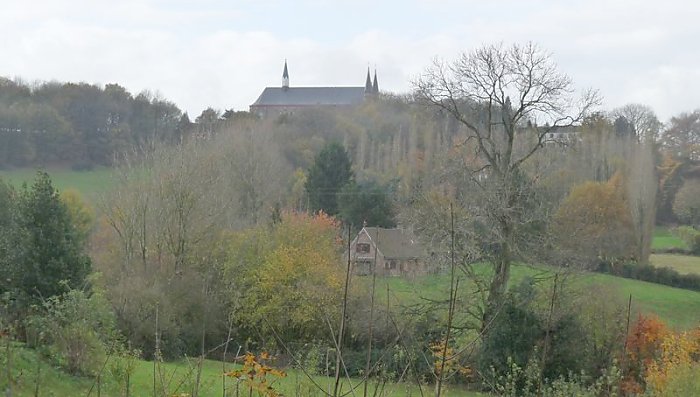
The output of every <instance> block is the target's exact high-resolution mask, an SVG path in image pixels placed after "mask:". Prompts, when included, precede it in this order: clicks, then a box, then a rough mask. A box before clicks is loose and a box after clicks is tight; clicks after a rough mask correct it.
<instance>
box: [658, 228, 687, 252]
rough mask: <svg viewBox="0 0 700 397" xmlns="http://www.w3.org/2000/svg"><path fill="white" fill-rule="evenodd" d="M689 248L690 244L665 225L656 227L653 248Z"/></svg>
mask: <svg viewBox="0 0 700 397" xmlns="http://www.w3.org/2000/svg"><path fill="white" fill-rule="evenodd" d="M674 248H676V249H688V245H687V244H686V243H685V242H684V241H683V240H681V239H680V238H679V237H678V236H676V235H674V234H673V233H671V231H670V230H669V229H668V228H667V227H664V226H657V227H656V229H654V238H653V239H652V241H651V249H653V250H667V249H674Z"/></svg>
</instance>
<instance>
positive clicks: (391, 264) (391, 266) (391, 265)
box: [384, 259, 396, 270]
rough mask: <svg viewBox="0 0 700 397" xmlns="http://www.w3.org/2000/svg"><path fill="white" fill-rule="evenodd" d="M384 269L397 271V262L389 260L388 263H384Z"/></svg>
mask: <svg viewBox="0 0 700 397" xmlns="http://www.w3.org/2000/svg"><path fill="white" fill-rule="evenodd" d="M384 268H385V269H387V270H394V269H396V261H394V260H393V259H392V260H388V261H386V262H384Z"/></svg>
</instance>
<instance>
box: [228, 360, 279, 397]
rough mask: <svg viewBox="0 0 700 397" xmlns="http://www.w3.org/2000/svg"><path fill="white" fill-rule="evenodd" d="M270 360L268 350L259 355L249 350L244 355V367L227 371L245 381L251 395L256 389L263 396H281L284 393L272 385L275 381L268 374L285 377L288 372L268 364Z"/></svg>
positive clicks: (240, 380) (232, 376)
mask: <svg viewBox="0 0 700 397" xmlns="http://www.w3.org/2000/svg"><path fill="white" fill-rule="evenodd" d="M270 360H272V357H271V356H270V355H269V354H268V353H267V352H262V353H260V355H259V356H257V357H256V356H255V354H253V353H250V352H248V353H246V354H245V356H244V357H243V367H242V368H241V369H238V370H235V371H231V372H227V373H226V376H229V377H231V378H235V379H237V380H238V381H239V382H243V383H244V384H245V386H246V387H247V388H248V392H249V395H252V394H253V392H254V391H255V392H257V394H258V396H261V397H280V396H282V394H280V393H279V392H278V391H276V390H275V389H274V388H273V387H272V386H273V383H274V381H269V379H268V375H270V376H276V377H278V378H284V377H285V376H287V374H286V373H285V372H283V371H280V370H277V369H274V368H272V367H271V366H269V365H267V362H269V361H270Z"/></svg>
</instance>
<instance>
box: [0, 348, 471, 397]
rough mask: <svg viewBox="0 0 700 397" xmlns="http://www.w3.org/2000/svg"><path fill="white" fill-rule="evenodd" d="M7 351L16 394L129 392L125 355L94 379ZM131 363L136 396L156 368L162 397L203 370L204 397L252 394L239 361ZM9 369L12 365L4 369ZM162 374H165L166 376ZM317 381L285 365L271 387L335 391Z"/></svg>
mask: <svg viewBox="0 0 700 397" xmlns="http://www.w3.org/2000/svg"><path fill="white" fill-rule="evenodd" d="M3 342H5V341H3ZM8 352H9V353H10V355H11V362H10V365H11V367H10V368H9V370H10V373H9V377H10V378H11V379H12V392H13V394H12V396H16V397H25V396H27V397H29V396H35V395H36V392H37V391H38V395H40V396H42V395H50V396H54V397H73V396H91V395H92V396H97V395H98V388H99V395H102V396H108V397H112V396H114V397H116V396H123V395H124V393H125V390H126V389H125V383H124V377H123V375H120V374H119V373H118V372H114V368H116V367H119V364H118V363H116V362H115V361H119V360H124V359H120V358H110V361H107V363H106V365H105V366H104V372H103V373H102V375H101V377H100V379H99V380H98V379H97V378H92V377H80V376H75V375H70V374H68V373H66V372H64V371H63V370H61V369H60V368H57V367H55V366H54V365H53V364H52V362H51V361H49V360H47V359H46V358H43V357H42V356H41V355H40V354H38V353H37V351H36V350H34V349H30V348H27V347H26V346H24V345H23V344H19V343H14V342H13V343H12V344H11V345H9V349H8V347H7V346H6V345H5V343H3V350H2V351H1V352H0V363H2V364H3V367H4V366H5V365H7V364H8V362H7V353H8ZM130 365H132V366H133V368H132V372H131V374H130V380H129V391H130V394H131V395H133V396H146V395H152V394H153V390H154V385H153V376H154V369H155V371H156V373H157V374H158V375H157V378H158V380H157V381H156V389H157V395H166V396H174V395H178V396H179V395H183V394H186V395H193V388H194V387H195V386H194V383H195V382H196V378H197V376H198V373H199V377H200V383H199V386H198V395H199V396H201V397H218V396H221V395H222V393H223V389H224V387H225V388H226V390H227V392H226V395H230V396H238V395H240V396H247V395H248V388H247V387H246V384H245V383H244V382H241V381H237V380H236V379H234V378H231V377H227V376H224V373H228V372H231V371H234V370H236V369H240V368H241V365H240V364H238V365H236V364H232V363H227V364H224V363H222V362H220V361H214V360H204V361H202V362H201V363H200V361H199V359H198V358H196V357H195V358H189V359H183V360H180V361H175V362H164V363H159V364H157V365H155V366H154V363H153V362H152V361H145V360H136V361H135V362H133V363H131V364H130ZM4 369H8V368H7V367H5V368H4ZM200 369H201V372H200ZM160 374H162V378H161V376H160ZM7 379H8V373H7V372H5V371H4V370H3V376H2V377H1V378H0V390H7V389H8V384H7ZM161 379H162V383H161ZM312 379H313V381H314V382H315V383H316V385H317V386H316V385H314V384H313V383H312V382H311V381H310V380H309V379H308V378H307V377H306V376H305V375H304V373H303V372H302V371H301V370H298V369H286V370H285V376H284V377H281V378H276V379H275V380H274V381H272V382H271V385H272V386H273V387H274V389H275V390H276V391H278V392H279V393H281V394H284V395H287V396H294V395H303V396H306V397H313V396H321V395H323V393H322V392H321V391H319V390H317V387H321V388H323V389H324V390H326V391H328V390H331V389H332V387H333V382H334V379H333V377H329V376H321V375H314V376H313V377H312ZM98 383H99V386H98ZM351 385H352V386H351ZM359 385H361V381H360V380H359V379H357V378H355V379H351V380H350V381H348V380H347V378H343V379H342V380H341V390H342V392H343V393H346V392H350V389H351V387H354V388H355V389H354V390H355V392H356V393H357V392H358V391H359V390H361V387H358V386H359ZM422 388H423V393H427V392H428V390H429V389H430V386H429V385H423V386H422ZM374 389H378V394H377V396H382V397H389V396H395V397H409V396H414V397H415V396H420V395H421V392H420V390H419V387H418V386H416V385H415V384H414V383H413V382H410V381H404V382H402V383H396V382H392V381H389V382H385V381H380V380H378V381H376V382H372V385H371V388H370V391H371V392H372V393H373V394H374ZM443 395H444V396H446V397H479V396H483V395H484V394H481V393H477V392H471V391H466V390H461V387H457V386H455V387H449V388H448V389H447V390H445V394H443Z"/></svg>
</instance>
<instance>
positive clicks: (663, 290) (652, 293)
mask: <svg viewBox="0 0 700 397" xmlns="http://www.w3.org/2000/svg"><path fill="white" fill-rule="evenodd" d="M480 271H485V270H480ZM511 275H512V277H511V285H513V284H517V283H518V282H520V280H522V279H524V278H525V277H531V278H535V279H538V278H539V279H542V280H544V281H543V282H548V281H547V280H548V279H550V278H551V275H552V273H551V272H550V271H549V270H547V269H543V268H535V267H530V266H523V265H516V266H513V267H512V270H511ZM570 277H571V280H572V283H573V285H574V286H580V287H584V288H586V289H589V290H590V291H591V293H595V292H596V291H598V290H605V291H612V292H613V293H615V294H616V295H618V298H619V299H618V300H619V301H620V302H627V299H628V298H629V296H630V295H632V312H633V315H636V314H638V313H645V314H655V315H657V316H659V318H661V319H662V320H663V321H665V322H666V323H668V324H669V325H671V326H672V327H674V328H677V329H689V328H693V327H696V326H700V292H696V291H689V290H684V289H679V288H673V287H668V286H665V285H660V284H653V283H648V282H645V281H639V280H630V279H625V278H621V277H615V276H611V275H606V274H599V273H580V274H574V275H572V276H570ZM378 280H379V283H378V287H377V290H378V291H385V290H386V289H387V287H388V288H389V291H390V292H389V293H390V295H391V296H392V300H391V301H392V304H398V305H413V304H418V303H421V302H426V301H429V300H440V299H446V298H447V295H448V291H449V286H450V279H449V276H448V275H431V276H425V277H419V278H416V279H414V280H410V279H405V278H381V279H378ZM363 282H364V281H363ZM465 285H466V284H465V281H463V282H462V286H463V287H465ZM468 290H469V289H468V288H466V287H465V289H464V291H468ZM381 293H383V294H386V292H381ZM384 296H386V295H384Z"/></svg>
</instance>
